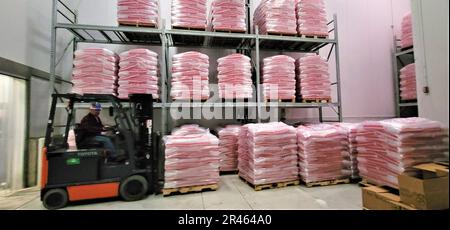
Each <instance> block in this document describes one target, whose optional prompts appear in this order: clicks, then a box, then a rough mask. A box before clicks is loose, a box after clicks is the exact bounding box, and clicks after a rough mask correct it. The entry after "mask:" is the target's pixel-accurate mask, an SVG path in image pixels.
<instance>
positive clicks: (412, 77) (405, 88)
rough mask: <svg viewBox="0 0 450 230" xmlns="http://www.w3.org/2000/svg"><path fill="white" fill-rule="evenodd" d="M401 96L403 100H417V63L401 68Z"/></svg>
mask: <svg viewBox="0 0 450 230" xmlns="http://www.w3.org/2000/svg"><path fill="white" fill-rule="evenodd" d="M400 98H401V99H402V100H403V101H408V100H417V85H416V64H414V63H413V64H409V65H407V66H405V67H404V68H403V69H401V70H400Z"/></svg>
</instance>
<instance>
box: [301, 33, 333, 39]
mask: <svg viewBox="0 0 450 230" xmlns="http://www.w3.org/2000/svg"><path fill="white" fill-rule="evenodd" d="M299 37H301V38H314V39H328V36H323V35H303V34H301V35H299Z"/></svg>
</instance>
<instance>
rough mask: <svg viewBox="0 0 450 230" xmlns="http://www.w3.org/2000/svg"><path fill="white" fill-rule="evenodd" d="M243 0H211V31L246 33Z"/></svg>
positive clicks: (245, 12)
mask: <svg viewBox="0 0 450 230" xmlns="http://www.w3.org/2000/svg"><path fill="white" fill-rule="evenodd" d="M246 14H247V11H246V6H245V0H213V2H212V4H211V9H210V20H209V24H210V27H211V29H212V30H213V31H217V30H218V31H230V32H246V31H247V17H246Z"/></svg>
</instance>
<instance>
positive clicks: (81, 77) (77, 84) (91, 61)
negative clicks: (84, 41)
mask: <svg viewBox="0 0 450 230" xmlns="http://www.w3.org/2000/svg"><path fill="white" fill-rule="evenodd" d="M118 61H119V57H118V56H117V55H116V54H115V53H114V52H112V51H110V50H107V49H101V48H88V49H83V50H77V51H76V52H75V59H74V63H73V65H74V67H73V78H72V82H73V83H74V86H73V88H72V92H73V93H78V94H111V95H115V96H117V73H118V66H117V62H118Z"/></svg>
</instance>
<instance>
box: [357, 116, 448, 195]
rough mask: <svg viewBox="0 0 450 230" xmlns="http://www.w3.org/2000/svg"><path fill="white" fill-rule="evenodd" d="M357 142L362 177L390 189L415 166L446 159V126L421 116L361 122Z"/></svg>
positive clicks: (396, 185)
mask: <svg viewBox="0 0 450 230" xmlns="http://www.w3.org/2000/svg"><path fill="white" fill-rule="evenodd" d="M356 141H357V143H356V145H357V150H358V169H359V172H360V175H361V177H363V178H365V179H368V180H369V181H372V182H375V183H377V184H380V185H386V186H390V187H393V188H398V180H397V177H398V175H400V174H401V173H403V172H407V171H409V170H411V169H412V167H413V166H414V165H417V164H421V163H428V162H433V161H448V151H449V146H448V145H449V139H448V129H446V128H444V126H443V125H442V124H441V123H439V122H436V121H430V120H427V119H424V118H397V119H390V120H384V121H378V122H376V121H371V122H364V123H362V124H360V125H359V126H358V127H357V137H356Z"/></svg>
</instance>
